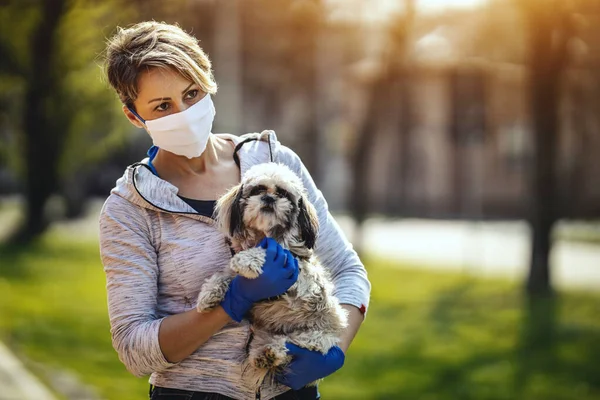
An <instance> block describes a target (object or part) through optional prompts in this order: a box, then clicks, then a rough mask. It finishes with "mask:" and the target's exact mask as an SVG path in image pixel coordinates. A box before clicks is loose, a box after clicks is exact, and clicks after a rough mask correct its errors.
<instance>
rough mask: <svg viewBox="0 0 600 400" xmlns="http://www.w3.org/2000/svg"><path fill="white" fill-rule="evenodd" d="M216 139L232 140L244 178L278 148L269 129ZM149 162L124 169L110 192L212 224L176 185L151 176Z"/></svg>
mask: <svg viewBox="0 0 600 400" xmlns="http://www.w3.org/2000/svg"><path fill="white" fill-rule="evenodd" d="M216 136H219V137H220V138H223V139H226V140H230V141H232V142H233V143H234V145H235V148H236V149H238V151H237V156H238V158H239V166H240V174H241V176H244V174H245V173H246V171H247V170H248V169H249V168H250V167H252V166H253V165H255V164H260V163H265V162H269V161H275V154H276V152H277V151H276V150H277V149H278V148H279V146H280V144H279V142H278V141H277V137H276V135H275V132H273V131H269V130H267V131H263V132H261V133H248V134H245V135H242V136H235V135H230V134H217V135H216ZM148 161H149V158H148V157H146V158H144V159H143V160H142V161H140V162H138V163H135V164H133V165H130V166H129V167H127V168H126V169H125V172H124V173H123V176H122V177H121V178H119V179H118V180H117V183H116V186H115V187H114V188H113V189H112V190H111V193H112V194H115V195H117V196H119V197H122V198H124V199H126V200H127V201H129V202H131V203H133V204H136V205H138V206H140V207H143V208H146V209H150V210H154V211H158V212H166V213H175V214H184V215H188V216H189V217H191V218H194V219H198V220H201V221H204V222H207V223H214V220H212V219H211V218H208V217H205V216H203V215H199V214H198V213H197V212H196V211H195V210H194V209H193V208H192V207H190V206H189V205H188V204H187V203H186V202H185V201H183V200H182V199H181V198H179V197H178V196H177V193H178V192H179V189H178V188H177V187H176V186H174V185H172V184H171V183H169V182H167V181H165V180H163V179H161V178H159V177H158V176H156V175H154V174H153V173H152V172H151V171H150V167H149V166H148V165H149V164H148Z"/></svg>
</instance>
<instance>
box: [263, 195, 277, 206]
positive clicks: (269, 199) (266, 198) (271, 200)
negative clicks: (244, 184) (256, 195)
mask: <svg viewBox="0 0 600 400" xmlns="http://www.w3.org/2000/svg"><path fill="white" fill-rule="evenodd" d="M261 200H262V201H263V202H264V203H265V204H267V205H273V203H275V199H274V198H273V197H271V196H269V195H266V194H265V195H264V196H263V197H261Z"/></svg>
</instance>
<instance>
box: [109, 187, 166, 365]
mask: <svg viewBox="0 0 600 400" xmlns="http://www.w3.org/2000/svg"><path fill="white" fill-rule="evenodd" d="M100 257H101V259H102V263H103V265H104V272H105V273H106V288H107V297H108V314H109V319H110V327H111V329H110V332H111V337H112V344H113V347H114V349H115V350H116V351H117V353H118V355H119V359H120V360H121V362H123V364H125V367H126V368H127V370H128V371H129V372H131V373H132V374H133V375H135V376H137V377H142V376H144V375H148V374H150V373H152V372H160V371H163V370H165V369H167V368H169V367H171V366H173V365H175V364H174V363H170V362H169V361H167V360H166V358H165V357H164V355H163V353H162V351H161V349H160V346H159V344H158V329H159V327H160V324H161V323H162V321H163V319H164V318H157V316H156V297H157V282H158V266H157V255H156V250H155V249H154V246H153V245H152V244H151V239H150V230H149V228H148V224H147V222H146V221H145V220H144V216H143V215H141V213H140V210H139V208H137V207H136V206H135V205H133V204H131V203H130V202H128V201H127V200H125V199H123V198H122V197H119V196H118V195H115V194H111V195H110V196H109V197H108V199H107V200H106V202H105V203H104V206H103V208H102V211H101V213H100Z"/></svg>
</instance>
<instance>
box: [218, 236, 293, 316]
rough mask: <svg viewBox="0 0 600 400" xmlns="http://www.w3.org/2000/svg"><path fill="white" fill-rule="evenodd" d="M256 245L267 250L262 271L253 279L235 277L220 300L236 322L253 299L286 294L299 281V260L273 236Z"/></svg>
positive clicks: (245, 311)
mask: <svg viewBox="0 0 600 400" xmlns="http://www.w3.org/2000/svg"><path fill="white" fill-rule="evenodd" d="M258 246H260V247H262V248H263V249H265V250H266V256H265V262H264V264H263V266H262V273H261V274H260V275H259V276H258V277H257V278H256V279H248V278H244V277H243V276H236V277H235V278H234V279H233V280H232V281H231V284H230V285H229V289H228V290H227V292H226V293H225V297H224V299H223V302H222V303H221V306H222V307H223V309H224V310H225V312H226V313H227V314H228V315H229V316H230V317H231V318H232V319H233V320H234V321H237V322H240V321H241V320H242V319H243V318H244V315H245V314H246V313H247V312H248V310H250V308H251V307H252V305H253V304H254V303H255V302H257V301H259V300H263V299H267V298H269V297H273V296H278V295H280V294H283V293H285V292H286V291H287V290H288V289H289V288H290V287H291V286H292V285H293V284H294V283H296V281H297V280H298V260H296V258H295V257H294V256H293V255H292V253H291V252H290V251H289V250H284V249H283V247H281V246H280V245H279V243H277V242H276V241H275V240H274V239H272V238H266V239H263V240H262V241H261V242H260V243H259V245H258Z"/></svg>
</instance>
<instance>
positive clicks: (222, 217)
mask: <svg viewBox="0 0 600 400" xmlns="http://www.w3.org/2000/svg"><path fill="white" fill-rule="evenodd" d="M243 191H244V185H242V184H239V185H237V186H234V187H233V188H231V189H229V191H228V192H227V193H225V194H224V195H223V196H222V197H221V198H220V199H219V200H218V201H217V205H216V207H215V219H216V220H217V226H218V227H219V230H220V231H221V232H223V233H228V234H229V236H231V237H233V236H234V234H235V233H238V232H241V231H242V229H243V225H244V221H243V218H242V213H243V210H242V205H241V204H240V200H241V199H242V193H243Z"/></svg>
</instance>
